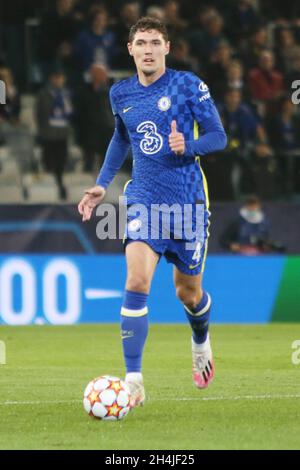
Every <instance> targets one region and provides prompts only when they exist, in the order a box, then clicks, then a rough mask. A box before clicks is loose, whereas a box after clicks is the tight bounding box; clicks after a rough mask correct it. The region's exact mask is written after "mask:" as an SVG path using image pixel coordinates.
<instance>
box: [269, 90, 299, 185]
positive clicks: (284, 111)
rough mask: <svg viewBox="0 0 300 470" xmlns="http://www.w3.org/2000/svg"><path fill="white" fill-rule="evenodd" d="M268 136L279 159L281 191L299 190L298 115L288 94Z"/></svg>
mask: <svg viewBox="0 0 300 470" xmlns="http://www.w3.org/2000/svg"><path fill="white" fill-rule="evenodd" d="M270 138H271V142H272V145H273V146H274V148H275V151H276V155H278V159H279V165H280V175H281V187H282V189H283V192H284V193H285V194H290V193H292V192H293V191H297V190H298V191H300V116H299V114H298V113H297V107H296V106H295V105H294V104H293V103H292V100H291V97H290V96H285V97H284V98H283V99H282V101H281V104H280V109H279V113H278V115H276V116H275V118H274V120H273V121H272V125H271V126H270Z"/></svg>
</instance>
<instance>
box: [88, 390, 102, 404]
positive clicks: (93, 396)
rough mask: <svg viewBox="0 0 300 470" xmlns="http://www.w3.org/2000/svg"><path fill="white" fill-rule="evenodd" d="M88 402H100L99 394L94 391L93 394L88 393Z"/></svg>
mask: <svg viewBox="0 0 300 470" xmlns="http://www.w3.org/2000/svg"><path fill="white" fill-rule="evenodd" d="M89 400H90V402H92V403H95V402H97V401H100V400H99V393H98V392H95V390H94V391H93V392H91V393H90V395H89Z"/></svg>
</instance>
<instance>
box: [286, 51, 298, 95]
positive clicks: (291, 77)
mask: <svg viewBox="0 0 300 470" xmlns="http://www.w3.org/2000/svg"><path fill="white" fill-rule="evenodd" d="M299 79H300V53H299V54H297V55H295V57H294V58H293V61H292V64H291V70H290V72H289V73H288V74H287V75H286V76H285V83H286V89H287V91H288V92H291V91H292V84H293V83H294V81H296V80H299Z"/></svg>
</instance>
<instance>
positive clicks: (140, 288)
mask: <svg viewBox="0 0 300 470" xmlns="http://www.w3.org/2000/svg"><path fill="white" fill-rule="evenodd" d="M126 289H127V290H130V291H132V292H143V293H145V294H148V292H149V290H150V282H149V279H148V278H147V276H139V277H137V276H135V277H131V276H129V277H128V278H127V282H126Z"/></svg>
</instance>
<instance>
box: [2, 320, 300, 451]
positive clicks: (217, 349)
mask: <svg viewBox="0 0 300 470" xmlns="http://www.w3.org/2000/svg"><path fill="white" fill-rule="evenodd" d="M211 337H212V344H213V349H214V356H215V363H216V377H215V381H214V382H213V383H212V385H211V386H210V387H209V388H208V389H207V390H205V391H200V390H197V389H196V387H195V386H194V385H193V383H192V380H191V352H190V332H189V328H188V326H185V325H151V326H150V335H149V338H148V342H147V346H146V349H145V356H144V377H145V386H146V392H147V402H146V405H145V406H144V407H143V408H138V409H135V410H133V411H131V412H130V414H129V415H128V416H127V417H126V418H125V419H124V420H123V421H118V422H101V421H97V420H93V419H92V418H90V417H89V416H88V415H87V414H86V413H85V412H84V410H83V407H82V394H83V390H84V388H85V386H86V384H87V383H88V382H89V381H90V380H91V379H93V378H95V377H97V376H99V375H101V374H112V375H117V376H123V375H124V369H123V360H122V353H121V344H120V339H119V327H118V325H82V326H71V327H51V326H35V327H7V326H2V327H0V340H2V341H5V343H6V351H7V364H6V365H0V423H1V425H0V449H107V450H108V449H114V450H118V449H149V450H154V449H163V450H167V449H175V450H185V449H279V448H280V449H299V448H300V365H298V366H297V365H293V364H292V360H291V357H292V353H293V350H292V346H291V345H292V343H293V341H295V340H297V339H298V340H299V339H300V324H298V325H296V324H294V325H288V324H284V325H283V324H272V325H263V326H246V325H245V326H238V325H237V326H226V325H213V326H212V327H211Z"/></svg>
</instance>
